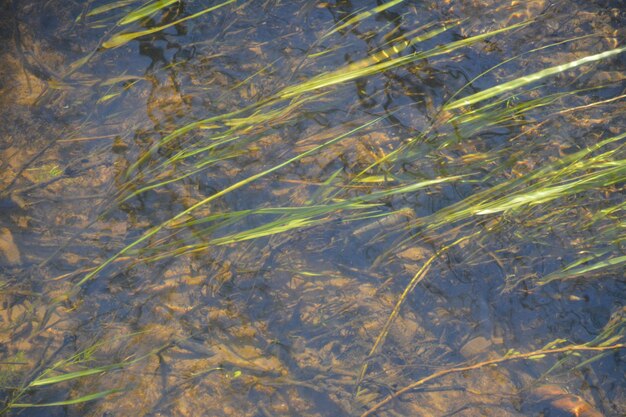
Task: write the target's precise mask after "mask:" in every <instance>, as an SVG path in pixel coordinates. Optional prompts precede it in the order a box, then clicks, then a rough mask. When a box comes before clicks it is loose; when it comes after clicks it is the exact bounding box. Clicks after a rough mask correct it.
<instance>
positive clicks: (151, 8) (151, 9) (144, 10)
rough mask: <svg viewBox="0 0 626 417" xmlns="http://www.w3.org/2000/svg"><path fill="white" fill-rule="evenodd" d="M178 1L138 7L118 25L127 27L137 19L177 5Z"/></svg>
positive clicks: (157, 2) (164, 1)
mask: <svg viewBox="0 0 626 417" xmlns="http://www.w3.org/2000/svg"><path fill="white" fill-rule="evenodd" d="M178 1H179V0H157V1H155V2H153V3H150V4H147V5H145V6H143V7H140V8H139V9H137V10H135V11H133V12H130V13H129V14H127V15H126V16H125V17H124V18H123V19H122V20H120V21H119V24H120V25H127V24H129V23H132V22H135V21H137V20H139V19H143V18H144V17H148V16H150V15H151V14H153V13H156V12H158V11H159V10H161V9H164V8H166V7H167V6H169V5H171V4H174V3H177V2H178Z"/></svg>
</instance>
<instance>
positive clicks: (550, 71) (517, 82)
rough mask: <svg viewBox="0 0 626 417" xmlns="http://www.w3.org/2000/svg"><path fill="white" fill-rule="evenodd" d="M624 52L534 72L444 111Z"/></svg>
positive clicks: (622, 49)
mask: <svg viewBox="0 0 626 417" xmlns="http://www.w3.org/2000/svg"><path fill="white" fill-rule="evenodd" d="M624 51H626V47H624V48H616V49H612V50H610V51H605V52H602V53H599V54H596V55H590V56H586V57H584V58H581V59H577V60H575V61H571V62H568V63H566V64H561V65H556V66H554V67H550V68H546V69H544V70H541V71H538V72H535V73H533V74H530V75H526V76H523V77H519V78H516V79H514V80H511V81H508V82H506V83H504V84H500V85H496V86H495V87H491V88H488V89H486V90H484V91H480V92H478V93H476V94H472V95H471V96H468V97H465V98H462V99H459V100H455V101H453V102H452V103H449V104H447V105H446V106H444V108H443V109H444V110H453V109H457V108H459V107H463V106H467V105H470V104H474V103H478V102H479V101H483V100H487V99H489V98H491V97H494V96H497V95H499V94H502V93H505V92H507V91H511V90H513V89H515V88H519V87H522V86H525V85H527V84H530V83H533V82H535V81H539V80H541V79H543V78H546V77H549V76H551V75H555V74H558V73H561V72H563V71H567V70H569V69H572V68H576V67H579V66H581V65H584V64H588V63H590V62H595V61H599V60H601V59H604V58H608V57H611V56H613V55H617V54H621V53H622V52H624Z"/></svg>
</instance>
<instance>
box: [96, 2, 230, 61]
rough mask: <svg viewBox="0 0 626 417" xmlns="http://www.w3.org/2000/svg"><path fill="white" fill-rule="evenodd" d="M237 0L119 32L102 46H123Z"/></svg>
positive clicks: (108, 47) (107, 47)
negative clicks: (156, 24) (138, 28)
mask: <svg viewBox="0 0 626 417" xmlns="http://www.w3.org/2000/svg"><path fill="white" fill-rule="evenodd" d="M235 1H236V0H226V1H225V2H223V3H220V4H216V5H215V6H211V7H208V8H206V9H204V10H201V11H199V12H197V13H194V14H192V15H190V16H187V17H183V18H182V19H178V20H176V21H174V22H171V23H168V24H166V25H162V26H157V27H154V28H151V29H146V30H142V31H139V32H125V33H118V34H117V35H115V36H113V37H112V38H111V39H109V40H108V41H105V42H103V43H102V47H103V48H106V49H111V48H117V47H118V46H122V45H124V44H126V43H128V42H130V41H132V40H133V39H136V38H138V37H140V36H144V35H150V34H152V33H156V32H160V31H162V30H165V29H167V28H170V27H172V26H175V25H178V24H180V23H182V22H185V21H187V20H191V19H195V18H196V17H200V16H202V15H203V14H206V13H208V12H212V11H213V10H216V9H219V8H220V7H223V6H226V5H228V4H230V3H234V2H235Z"/></svg>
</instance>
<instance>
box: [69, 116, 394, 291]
mask: <svg viewBox="0 0 626 417" xmlns="http://www.w3.org/2000/svg"><path fill="white" fill-rule="evenodd" d="M386 117H387V116H381V117H377V118H376V119H374V120H371V121H369V122H367V123H365V124H362V125H360V126H358V127H356V128H354V129H352V130H350V131H349V132H346V133H344V134H341V135H339V136H337V137H335V138H333V139H331V140H329V141H327V142H325V143H322V144H321V145H318V146H316V147H314V148H312V149H309V150H308V151H305V152H302V153H300V154H298V155H296V156H294V157H292V158H290V159H288V160H286V161H283V162H281V163H280V164H278V165H275V166H273V167H272V168H269V169H267V170H265V171H262V172H259V173H257V174H255V175H252V176H250V177H247V178H245V179H243V180H241V181H239V182H236V183H235V184H233V185H231V186H229V187H227V188H224V189H223V190H221V191H219V192H217V193H215V194H213V195H210V196H209V197H207V198H205V199H204V200H202V201H199V202H198V203H196V204H194V205H193V206H191V207H189V208H187V209H186V210H184V211H181V212H180V213H178V214H177V215H175V216H174V217H172V218H170V219H169V220H166V221H165V222H163V223H161V224H160V225H158V226H154V227H152V228H151V229H149V230H147V231H146V232H145V233H144V234H143V235H142V236H141V237H140V238H139V239H137V240H135V241H134V242H132V243H130V244H129V245H127V246H126V247H124V248H122V249H121V250H120V251H119V252H118V253H116V254H115V255H113V256H112V257H110V258H109V259H107V260H106V261H104V262H103V263H101V264H100V265H99V266H98V267H96V268H95V269H94V270H93V271H91V272H89V273H88V274H86V275H85V276H84V277H83V278H82V279H81V280H80V281H79V282H77V283H76V284H75V287H76V288H78V287H80V286H81V285H83V284H84V283H85V282H87V281H88V280H90V279H91V278H93V277H94V276H96V275H97V274H98V273H99V272H100V271H102V270H103V269H104V268H105V267H106V266H107V265H110V264H111V263H112V262H113V261H115V260H116V259H117V258H119V257H120V256H122V255H124V254H125V253H127V252H128V251H130V250H131V249H133V248H134V247H136V246H138V245H139V244H141V243H142V242H145V241H146V240H148V239H150V238H151V237H152V236H154V235H156V234H157V233H158V232H159V231H161V230H163V229H164V228H166V227H168V226H170V225H172V224H174V223H175V222H176V221H177V220H179V219H181V218H182V217H184V216H186V215H187V214H189V213H191V212H192V211H194V210H196V209H197V208H199V207H202V206H204V205H206V204H208V203H210V202H211V201H213V200H215V199H217V198H220V197H222V196H224V195H226V194H228V193H230V192H232V191H235V190H237V189H239V188H241V187H243V186H245V185H247V184H250V183H251V182H254V181H256V180H258V179H259V178H262V177H264V176H266V175H269V174H271V173H272V172H275V171H277V170H279V169H281V168H283V167H285V166H287V165H289V164H292V163H293V162H296V161H298V160H300V159H302V158H304V157H306V156H309V155H311V154H313V153H315V152H317V151H319V150H320V149H323V148H325V147H327V146H330V145H332V144H334V143H337V142H339V141H340V140H342V139H344V138H346V137H348V136H350V135H352V134H354V133H356V132H358V131H360V130H363V129H365V128H367V127H369V126H371V125H373V124H374V123H377V122H379V121H380V120H383V119H384V118H386Z"/></svg>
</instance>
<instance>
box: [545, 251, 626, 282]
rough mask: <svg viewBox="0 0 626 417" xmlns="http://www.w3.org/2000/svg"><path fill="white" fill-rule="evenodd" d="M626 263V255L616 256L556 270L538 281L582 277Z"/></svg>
mask: <svg viewBox="0 0 626 417" xmlns="http://www.w3.org/2000/svg"><path fill="white" fill-rule="evenodd" d="M622 264H626V255H624V256H618V257H616V258H609V259H604V260H602V261H598V262H595V263H592V264H591V265H584V266H580V267H578V268H573V269H568V270H565V271H559V272H554V273H552V274H549V275H547V276H545V277H544V278H543V279H542V280H540V281H537V284H538V285H545V284H547V283H549V282H552V281H555V280H558V279H566V278H567V279H571V278H576V277H580V276H582V275H585V274H588V273H591V272H596V271H599V270H601V269H604V268H610V267H614V266H618V265H622Z"/></svg>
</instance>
